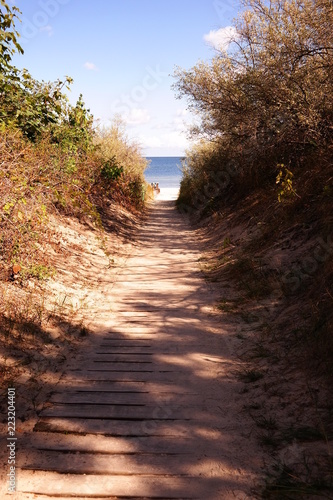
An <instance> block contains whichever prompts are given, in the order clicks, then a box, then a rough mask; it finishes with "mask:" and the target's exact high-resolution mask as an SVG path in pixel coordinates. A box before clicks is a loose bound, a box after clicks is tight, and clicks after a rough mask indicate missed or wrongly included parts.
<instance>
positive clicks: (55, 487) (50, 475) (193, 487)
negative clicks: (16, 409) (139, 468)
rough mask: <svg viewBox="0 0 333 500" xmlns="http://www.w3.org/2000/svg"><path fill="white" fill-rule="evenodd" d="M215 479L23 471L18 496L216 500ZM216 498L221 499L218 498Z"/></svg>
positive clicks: (18, 481)
mask: <svg viewBox="0 0 333 500" xmlns="http://www.w3.org/2000/svg"><path fill="white" fill-rule="evenodd" d="M216 482H217V480H216V479H208V478H206V479H203V478H197V477H179V476H178V477H177V476H173V477H150V476H109V475H108V476H102V475H86V476H84V475H81V474H64V475H61V474H58V473H56V472H38V471H36V472H35V473H34V474H31V472H30V471H23V470H22V471H20V472H19V474H18V480H17V489H18V492H22V493H24V494H31V493H34V494H36V495H49V496H51V497H52V496H53V497H55V496H60V498H64V497H66V496H69V497H75V496H78V497H85V498H96V497H97V496H101V497H103V498H112V497H133V498H140V497H141V498H146V499H151V498H164V499H174V498H175V499H178V500H179V499H183V500H187V499H200V500H203V499H209V498H211V499H213V498H214V497H213V496H211V489H212V486H213V487H214V485H215V484H216ZM215 498H221V497H218V496H216V497H215Z"/></svg>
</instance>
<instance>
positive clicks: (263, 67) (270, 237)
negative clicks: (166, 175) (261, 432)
mask: <svg viewBox="0 0 333 500" xmlns="http://www.w3.org/2000/svg"><path fill="white" fill-rule="evenodd" d="M332 26H333V4H332V2H331V1H330V0H287V1H285V0H283V1H282V0H270V1H269V2H266V1H264V0H243V9H242V12H241V13H240V14H239V17H238V19H237V20H236V21H235V31H234V39H233V41H232V42H231V43H230V45H229V48H228V50H227V51H226V50H222V49H221V50H218V51H217V52H216V54H215V56H214V57H213V59H212V60H211V61H210V62H207V63H204V62H200V63H198V64H197V65H196V66H195V67H193V68H192V69H190V70H183V69H178V70H176V74H175V77H176V79H177V80H176V84H175V88H176V90H177V92H178V95H179V97H186V98H187V99H188V101H189V106H190V108H191V109H192V110H193V112H194V113H195V115H196V117H197V119H199V120H200V122H199V125H197V126H196V127H194V128H193V129H192V131H191V133H192V137H193V138H196V139H197V141H196V144H195V145H194V146H193V147H192V148H191V150H190V151H188V153H187V158H186V161H185V163H184V169H183V179H182V182H181V189H180V195H179V199H178V206H179V209H180V210H182V211H184V212H187V213H190V214H192V215H193V214H194V215H195V220H196V221H198V220H199V221H200V220H201V221H202V220H203V219H204V222H201V224H205V226H206V227H208V230H207V234H208V237H209V238H210V240H209V241H210V252H211V253H210V254H209V255H210V258H209V259H208V258H207V263H206V269H205V270H206V275H207V277H208V279H210V280H211V281H218V282H222V283H223V285H225V287H227V286H230V281H231V282H234V283H236V284H237V286H236V289H237V293H238V295H237V296H236V298H234V301H233V299H232V298H229V297H228V299H227V298H226V299H225V300H226V301H227V302H222V305H221V306H220V309H221V310H222V311H223V313H224V314H225V315H226V314H237V315H239V316H241V318H242V320H243V321H245V320H246V321H248V322H249V324H250V329H251V335H253V339H254V340H251V339H248V340H247V344H246V345H247V348H248V349H249V346H251V342H252V341H253V342H255V341H257V342H258V339H259V341H260V342H261V344H260V345H261V346H262V350H261V351H262V352H264V353H266V352H269V350H270V349H272V355H271V356H268V359H269V361H268V363H267V374H268V375H267V377H269V374H270V373H272V372H273V375H272V377H274V380H275V381H274V383H275V384H276V385H280V386H281V387H284V380H285V379H284V372H285V370H288V369H289V370H290V373H291V375H290V376H293V377H296V378H299V377H300V379H301V380H302V381H303V382H304V383H305V384H306V385H307V387H308V389H309V398H310V402H309V401H307V402H306V401H305V400H304V401H303V403H302V402H300V405H301V408H303V410H304V412H303V415H302V418H304V420H305V421H306V419H307V418H309V419H310V418H312V417H310V413H311V411H312V410H313V414H315V415H316V417H315V418H314V420H313V421H314V422H315V421H316V420H317V422H316V425H318V428H320V429H325V432H324V434H325V440H326V441H327V445H328V448H329V443H328V440H329V439H331V437H328V436H331V423H332V422H331V412H332V399H331V394H330V393H331V390H330V387H331V381H332V376H333V372H332V359H333V336H332V327H333V300H332V298H333V290H332V283H333V281H332V277H333V259H332V255H333V249H332V229H333V219H332V209H333V199H332V196H333V184H332V181H333V173H332V159H333V157H332V153H333V32H332ZM207 218H210V220H209V221H208V220H207ZM209 227H212V228H213V230H214V232H213V234H210V233H209ZM221 227H223V228H224V230H225V231H230V233H229V234H228V233H227V234H222V233H221V234H219V232H220V231H221V230H220V228H221ZM240 228H241V229H240ZM226 236H228V242H229V244H227V245H225V241H226ZM229 236H230V237H229ZM230 241H231V242H232V244H230ZM208 246H209V245H208ZM211 254H213V255H214V257H213V258H212V257H211ZM245 334H246V329H245ZM241 337H242V338H243V332H241V334H240V338H241ZM251 338H252V337H251ZM272 346H274V348H273V347H272ZM274 349H275V350H274ZM281 352H283V356H281ZM277 354H278V356H277ZM265 355H266V354H265ZM274 356H275V357H274ZM279 356H280V359H279V360H278V361H277V359H278V357H279ZM251 363H252V364H251ZM251 363H250V368H249V369H250V370H257V367H256V364H257V361H256V362H255V363H254V362H253V361H251ZM277 363H278V366H279V370H280V372H278V369H277V368H275V371H274V368H273V366H274V365H276V364H277ZM262 364H263V362H262ZM276 366H277V365H276ZM267 377H266V376H265V377H264V378H263V384H265V383H266V382H265V381H266V379H267ZM279 377H280V378H279ZM313 394H316V398H314V397H313ZM284 398H285V404H286V406H287V405H288V404H289V402H288V397H287V395H284ZM320 398H322V401H321V403H319V402H318V401H319V400H320ZM282 400H283V399H282ZM302 404H303V405H304V407H302ZM273 407H274V406H273V403H272V408H273ZM278 411H281V412H282V413H281V415H282V414H283V409H282V403H281V407H279V408H278ZM319 413H320V415H319ZM270 437H272V436H270ZM298 442H299V441H298ZM284 445H285V444H284V443H283V440H281V441H279V442H278V443H277V444H276V447H277V449H279V450H281V449H282V448H283V446H284ZM304 453H305V452H304ZM304 456H306V453H305V455H304ZM314 456H315V453H314V455H313V456H312V455H311V456H310V457H311V460H312V462H313V461H314V458H313V457H314ZM326 458H327V457H326ZM304 460H305V459H304ZM325 460H326V459H325ZM310 462H311V461H309V463H310ZM312 462H311V463H312ZM318 464H319V465H318ZM287 469H288V474H286V475H285V477H282V476H281V477H275V478H274V479H272V478H271V479H272V481H273V482H272V483H269V485H268V487H267V491H266V494H267V496H265V498H273V496H274V498H275V497H276V495H277V496H279V495H280V496H281V494H282V495H283V493H281V492H284V491H285V492H286V498H287V495H288V493H289V492H295V495H297V494H300V493H304V492H309V493H310V492H311V493H314V492H315V491H317V489H316V488H317V486H318V484H319V483H318V484H317V483H316V481H317V480H318V477H319V476H320V477H319V478H320V479H322V478H323V477H325V478H327V480H326V479H325V481H324V482H323V483H322V484H321V486H322V488H323V489H325V488H329V487H332V477H333V476H332V458H331V456H329V458H328V459H327V460H326V462H325V464H324V465H323V463H322V462H321V459H319V462H318V463H317V464H316V465H315V466H313V467H310V466H309V467H308V470H307V472H308V474H305V475H304V477H306V480H305V479H304V478H303V476H302V475H298V474H301V473H300V472H299V468H298V469H297V466H296V467H295V468H294V467H293V466H291V467H288V468H286V469H285V470H287ZM316 470H317V472H318V471H320V472H319V475H318V474H317V476H316V472H315V471H316ZM295 471H296V472H295ZM273 476H274V474H273ZM300 478H302V479H300ZM286 479H287V480H286ZM324 483H325V484H324ZM325 491H326V489H325ZM274 492H277V493H274ZM280 496H279V498H280ZM281 498H282V496H281ZM283 498H285V496H283ZM288 498H294V496H292V495H290V496H288ZM311 498H312V497H311Z"/></svg>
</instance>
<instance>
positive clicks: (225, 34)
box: [204, 26, 237, 50]
mask: <svg viewBox="0 0 333 500" xmlns="http://www.w3.org/2000/svg"><path fill="white" fill-rule="evenodd" d="M236 38H237V30H236V28H234V27H233V26H227V27H226V28H221V29H219V30H212V31H210V32H209V33H208V35H204V40H205V42H207V43H208V44H209V45H211V46H212V47H214V49H217V50H227V48H228V47H229V45H230V43H231V42H232V41H233V40H235V39H236Z"/></svg>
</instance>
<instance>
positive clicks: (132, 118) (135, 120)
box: [123, 108, 151, 125]
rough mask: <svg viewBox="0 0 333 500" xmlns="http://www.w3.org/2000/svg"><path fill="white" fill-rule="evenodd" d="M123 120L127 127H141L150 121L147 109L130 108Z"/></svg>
mask: <svg viewBox="0 0 333 500" xmlns="http://www.w3.org/2000/svg"><path fill="white" fill-rule="evenodd" d="M123 118H124V121H125V123H127V125H143V124H145V123H148V122H150V120H151V117H150V115H149V111H148V109H142V108H132V109H131V110H130V112H129V113H127V114H126V115H125V116H124V117H123Z"/></svg>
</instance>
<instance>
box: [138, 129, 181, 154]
mask: <svg viewBox="0 0 333 500" xmlns="http://www.w3.org/2000/svg"><path fill="white" fill-rule="evenodd" d="M139 141H140V143H141V146H142V147H143V148H144V149H167V150H170V151H172V150H182V151H185V149H187V148H188V147H189V144H190V143H189V140H188V139H187V137H186V135H185V134H183V133H180V132H177V131H174V132H168V133H166V134H160V135H158V136H157V135H141V136H139Z"/></svg>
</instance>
